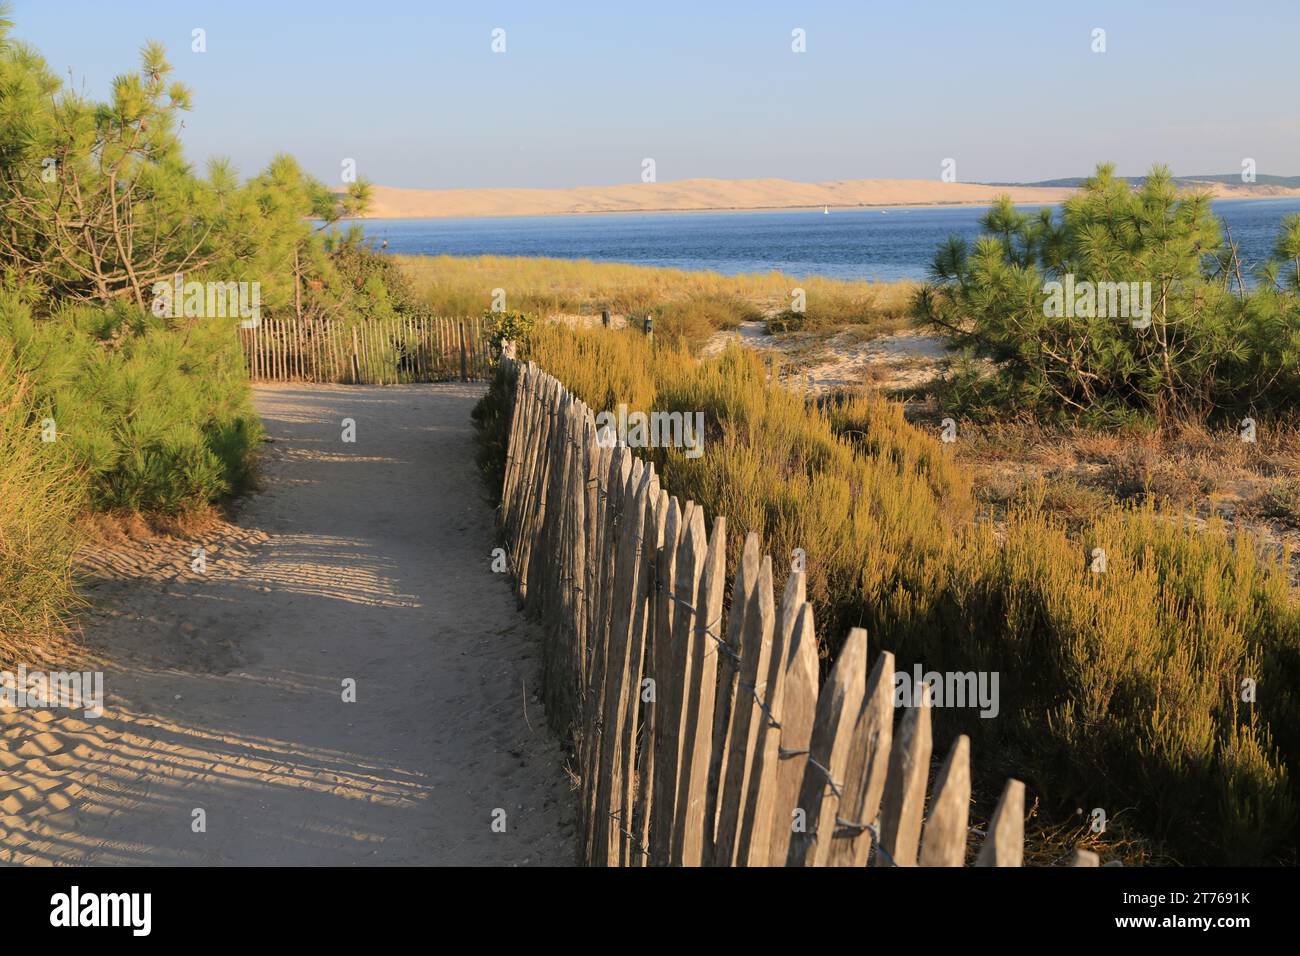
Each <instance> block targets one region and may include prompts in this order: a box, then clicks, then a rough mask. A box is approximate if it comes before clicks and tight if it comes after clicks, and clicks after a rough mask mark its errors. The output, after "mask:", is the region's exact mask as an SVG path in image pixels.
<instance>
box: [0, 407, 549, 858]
mask: <svg viewBox="0 0 1300 956" xmlns="http://www.w3.org/2000/svg"><path fill="white" fill-rule="evenodd" d="M481 391H482V390H481V387H479V386H466V385H438V386H405V387H398V388H391V387H390V388H384V389H380V388H346V387H329V386H302V387H280V388H275V389H259V390H258V393H257V401H258V406H259V409H260V410H261V412H262V414H263V416H264V419H265V421H266V425H267V429H268V432H269V433H270V435H271V436H272V437H273V438H274V439H275V441H274V443H273V444H270V445H268V446H266V447H267V453H266V455H265V458H264V471H263V483H264V486H265V490H264V492H263V493H262V494H259V495H257V496H255V497H253V498H252V499H250V500H249V501H248V502H247V503H246V504H245V506H244V509H243V512H242V514H241V516H240V519H239V521H238V522H237V524H236V525H225V526H223V527H221V528H217V529H214V530H213V531H211V532H210V533H205V534H204V535H202V536H200V537H199V539H198V540H196V541H182V540H179V539H170V538H166V539H160V540H157V541H153V542H149V543H148V544H146V545H132V546H129V547H125V548H122V549H117V550H110V551H103V550H102V549H101V551H100V552H99V553H96V554H95V555H93V556H92V560H91V562H90V563H91V566H92V570H93V571H94V576H93V578H92V580H91V582H90V583H89V589H88V591H87V594H88V595H89V596H90V598H91V600H92V603H93V608H92V610H91V611H90V613H88V614H87V615H86V616H85V629H86V642H87V647H88V649H89V651H90V652H91V653H92V654H98V655H100V656H101V657H102V658H103V660H104V664H103V667H104V669H105V670H106V671H107V675H106V677H105V685H106V692H107V697H108V701H107V706H106V712H105V714H104V716H103V717H101V718H99V719H87V718H84V717H83V716H82V715H81V714H79V713H78V714H76V715H75V716H69V715H68V712H67V711H56V712H53V713H51V712H48V711H47V712H36V711H32V710H30V709H27V710H21V711H7V712H5V713H3V714H0V722H2V725H3V733H4V738H5V739H4V741H3V742H2V744H0V762H2V764H3V765H0V781H3V783H2V784H0V786H2V787H3V792H0V861H4V862H24V863H50V862H75V863H92V864H109V863H163V864H252V865H257V864H333V865H355V864H362V865H366V864H385V863H388V864H397V863H400V864H434V863H436V864H524V863H534V864H535V863H545V864H567V863H570V862H572V850H571V847H572V830H571V827H572V823H571V819H572V805H573V800H572V797H571V796H570V794H569V790H568V782H567V778H566V777H565V776H564V773H563V771H562V757H563V755H562V753H561V750H560V747H559V744H558V742H557V741H556V740H555V739H554V737H553V736H551V735H550V734H549V733H548V731H547V730H546V726H545V717H544V714H543V711H542V707H541V704H540V703H539V702H538V700H537V698H536V694H535V690H536V680H535V674H536V672H537V666H536V659H535V654H536V647H537V642H536V634H535V633H533V632H532V631H531V626H530V625H527V624H525V623H523V621H522V619H521V617H520V616H519V615H518V614H517V613H516V611H515V607H514V602H513V599H512V597H511V594H510V590H509V586H508V584H507V582H506V580H505V579H504V576H502V575H494V574H492V573H491V572H490V570H489V551H490V549H491V547H492V540H493V539H492V516H491V512H490V509H489V508H488V507H487V505H486V504H485V502H484V498H483V493H482V486H481V482H480V479H479V477H478V475H477V472H476V468H475V465H474V461H473V455H474V446H473V434H472V428H471V424H470V418H469V413H470V409H471V408H472V406H473V404H474V402H475V401H476V399H477V397H478V396H479V395H480V394H481ZM344 418H352V419H355V421H356V435H357V440H356V443H355V444H345V443H344V442H342V441H341V426H340V422H341V421H342V419H344ZM197 544H202V545H203V546H204V547H205V548H206V549H207V568H206V573H203V574H198V573H195V572H194V571H193V570H192V569H191V567H190V564H191V561H192V558H191V550H190V549H191V548H192V547H194V546H197ZM345 678H353V679H355V680H356V682H357V702H356V703H344V702H343V701H342V699H341V697H342V681H343V680H344V679H345ZM196 808H201V809H203V810H204V811H205V812H206V832H201V833H196V832H194V830H193V826H192V821H193V819H194V817H193V811H194V810H195V809H196ZM497 808H500V809H503V810H504V811H505V823H506V831H505V832H504V833H497V832H494V831H493V828H492V822H493V814H494V811H495V810H496V809H497Z"/></svg>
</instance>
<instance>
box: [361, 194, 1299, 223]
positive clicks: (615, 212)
mask: <svg viewBox="0 0 1300 956" xmlns="http://www.w3.org/2000/svg"><path fill="white" fill-rule="evenodd" d="M1251 198H1257V199H1286V198H1290V197H1286V196H1258V197H1251ZM1061 202H1062V200H1060V199H1052V200H1041V199H1040V200H1021V201H1018V202H1015V203H1014V205H1016V206H1058V205H1060V204H1061ZM988 205H991V202H981V201H976V200H970V201H967V202H915V203H861V204H859V205H856V206H828V207H826V208H829V209H830V211H831V212H835V211H837V210H839V211H841V212H843V211H845V210H847V211H850V212H852V211H854V210H860V209H900V210H908V209H949V208H961V207H967V208H969V207H979V206H988ZM823 206H826V204H825V203H822V204H819V205H815V206H700V207H698V208H691V209H595V210H584V211H581V212H529V213H522V212H502V213H483V214H481V215H468V216H453V215H442V216H399V215H383V216H345V217H343V218H344V220H345V221H351V222H368V221H386V220H401V219H541V218H546V217H547V216H641V215H651V216H664V215H673V216H675V215H680V214H688V215H698V214H702V213H711V212H727V213H733V212H816V211H817V210H819V209H821V208H823Z"/></svg>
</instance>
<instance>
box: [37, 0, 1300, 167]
mask: <svg viewBox="0 0 1300 956" xmlns="http://www.w3.org/2000/svg"><path fill="white" fill-rule="evenodd" d="M12 6H13V17H14V19H15V20H16V21H17V26H16V31H15V32H16V35H17V36H18V37H19V38H21V39H24V40H27V41H30V42H32V43H34V44H35V45H36V46H37V47H38V48H39V49H40V50H41V51H42V53H43V54H44V55H45V57H46V59H47V60H48V61H49V63H50V65H51V66H52V67H53V68H54V69H55V70H56V71H58V72H59V73H61V74H63V75H65V76H66V75H67V72H68V71H69V70H71V71H72V75H73V76H74V77H75V78H76V81H77V83H78V84H79V85H82V86H84V88H85V89H86V90H87V91H88V92H90V93H92V94H96V95H103V94H104V93H105V91H106V90H107V89H108V84H109V81H110V80H111V78H112V77H113V76H114V75H115V74H117V73H121V72H125V71H127V70H130V69H134V68H135V66H136V63H137V50H138V49H139V46H140V44H141V43H142V42H143V41H144V40H145V39H157V40H160V41H162V42H163V43H164V44H165V45H166V46H167V48H168V50H169V53H170V54H171V58H172V61H173V63H174V65H175V67H176V75H177V77H178V78H179V79H180V80H182V81H184V82H185V83H187V84H188V85H189V86H190V87H191V88H192V89H193V91H194V101H195V102H194V107H195V108H194V111H193V112H192V113H191V114H190V115H189V116H188V117H187V120H186V129H185V132H184V136H185V141H186V146H187V150H188V153H189V155H190V157H191V158H192V159H193V160H195V161H202V160H205V159H206V158H207V157H209V156H211V155H224V156H229V157H230V158H231V159H233V160H234V161H235V163H236V165H237V166H238V167H239V169H240V171H241V172H242V173H244V174H245V175H250V174H252V173H254V172H256V171H257V170H258V169H260V168H261V167H262V166H263V165H264V164H265V163H266V161H267V160H268V159H269V158H270V157H271V156H273V155H274V154H275V153H277V152H282V151H284V152H290V153H293V154H294V155H296V156H297V157H298V158H299V159H300V160H301V161H302V162H303V164H304V165H305V166H306V167H307V168H308V169H309V170H310V171H311V172H312V173H314V174H315V175H317V176H319V177H321V178H322V179H324V180H326V181H329V182H337V181H338V179H339V169H340V163H341V161H342V160H343V158H345V157H352V158H355V159H356V161H357V165H358V170H359V172H360V173H361V174H362V175H364V176H366V177H367V178H369V179H371V180H373V181H375V182H378V183H383V184H386V185H392V186H418V187H430V188H439V187H460V186H576V185H595V184H608V183H618V182H634V181H637V180H638V179H639V177H640V170H641V160H642V158H643V157H653V158H654V159H655V162H656V165H657V172H658V178H659V180H660V181H666V180H673V179H685V178H690V177H697V176H710V177H718V178H727V179H733V178H749V177H765V176H775V177H784V178H788V179H796V180H805V181H819V180H827V179H857V178H873V177H915V178H935V177H938V175H939V172H940V164H941V162H942V160H943V159H944V158H946V157H952V158H954V159H955V160H956V162H957V169H956V171H957V177H958V178H959V179H961V180H964V181H980V180H998V181H1000V180H1019V181H1027V180H1035V179H1045V178H1050V177H1057V176H1071V175H1080V174H1084V173H1087V172H1089V171H1090V170H1091V167H1092V166H1093V165H1094V163H1095V162H1097V161H1100V160H1112V161H1114V162H1116V163H1117V164H1118V165H1119V168H1120V171H1121V172H1122V173H1126V174H1137V173H1141V172H1144V171H1145V170H1146V168H1147V167H1148V166H1149V165H1150V164H1151V163H1153V162H1165V163H1168V164H1169V165H1171V166H1172V167H1173V168H1174V171H1175V172H1178V173H1184V174H1193V173H1207V172H1237V171H1239V170H1240V168H1241V161H1242V159H1243V158H1244V157H1252V158H1254V159H1255V160H1256V161H1257V163H1258V168H1259V171H1260V172H1261V173H1276V174H1282V175H1296V174H1300V105H1297V102H1296V96H1295V94H1296V90H1297V88H1298V87H1300V82H1298V81H1300V67H1298V66H1297V63H1300V59H1298V57H1297V50H1296V43H1297V39H1298V38H1300V3H1298V2H1296V0H1257V2H1252V3H1249V4H1245V3H1229V4H1223V3H1214V2H1205V0H1185V2H1181V3H1180V2H1173V0H1140V2H1135V0H1128V2H1122V3H1121V2H1115V3H1112V2H1099V0H1088V2H1072V3H1066V2H1060V0H1026V2H1019V0H1016V2H995V0H994V2H988V3H976V2H972V0H962V2H940V0H934V2H925V0H902V2H898V0H891V2H881V0H853V2H836V3H815V2H787V3H772V2H764V0H751V2H745V3H728V4H717V3H710V2H705V0H695V2H689V3H678V2H671V0H664V2H660V0H656V2H653V3H640V2H626V3H625V2H622V0H605V2H601V3H565V2H563V0H549V2H530V3H492V2H482V0H465V2H461V3H440V2H431V0H423V2H417V0H372V2H369V3H363V2H359V0H315V2H294V0H256V2H254V0H220V2H207V0H189V2H186V0H170V2H163V0H16V2H13V3H12ZM195 27H201V28H203V29H205V30H206V32H207V52H206V53H201V54H200V53H194V52H192V51H191V49H190V47H191V31H192V30H193V29H194V28H195ZM496 27H501V28H503V29H505V31H506V52H505V53H503V54H494V53H493V52H492V51H491V48H490V46H491V31H492V30H493V28H496ZM795 27H800V28H803V29H804V30H806V31H807V52H806V53H803V54H795V53H792V52H791V49H790V43H791V39H790V33H791V30H792V29H794V28H795ZM1096 27H1100V28H1103V29H1105V30H1106V47H1107V49H1106V52H1105V53H1093V52H1092V50H1091V45H1092V36H1091V34H1092V30H1093V29H1094V28H1096Z"/></svg>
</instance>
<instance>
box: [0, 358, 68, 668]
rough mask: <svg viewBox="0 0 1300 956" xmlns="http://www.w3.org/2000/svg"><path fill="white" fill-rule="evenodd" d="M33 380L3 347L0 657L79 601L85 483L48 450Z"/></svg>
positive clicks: (8, 656) (0, 395)
mask: <svg viewBox="0 0 1300 956" xmlns="http://www.w3.org/2000/svg"><path fill="white" fill-rule="evenodd" d="M30 387H31V386H30V383H29V382H28V381H27V379H26V378H24V377H23V376H21V375H18V374H17V373H16V372H15V370H14V367H13V363H12V361H10V360H9V359H8V358H7V357H6V356H5V355H3V354H0V661H4V662H8V661H10V660H12V659H13V658H14V655H15V654H16V653H17V652H18V648H19V645H20V643H21V641H22V640H23V639H24V638H25V636H26V635H27V634H29V633H31V632H33V631H37V632H39V631H40V630H42V629H44V628H46V627H49V626H50V625H52V624H53V623H54V622H56V621H57V620H59V618H60V616H61V615H62V614H63V613H64V612H65V611H66V610H67V609H68V608H69V607H70V606H71V604H72V602H73V595H72V582H71V580H70V577H69V573H68V569H69V567H70V565H71V560H72V554H73V552H74V550H75V549H76V544H77V538H76V533H75V531H74V528H73V522H72V519H73V516H74V515H75V514H76V512H77V510H78V509H79V508H80V507H81V505H82V494H83V486H82V484H81V483H80V482H78V481H77V480H76V478H77V476H76V474H75V473H74V472H73V469H72V468H71V467H70V466H69V464H68V462H67V461H66V460H64V459H61V458H58V457H55V456H52V455H50V454H48V449H49V445H48V444H47V443H43V442H42V441H41V424H42V423H41V422H40V421H33V420H32V418H31V416H30V414H29V412H28V408H29V406H28V398H29V395H28V392H29V390H30Z"/></svg>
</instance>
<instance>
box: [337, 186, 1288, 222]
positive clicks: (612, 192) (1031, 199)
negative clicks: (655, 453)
mask: <svg viewBox="0 0 1300 956" xmlns="http://www.w3.org/2000/svg"><path fill="white" fill-rule="evenodd" d="M1196 188H1198V189H1200V188H1201V187H1199V186H1198V187H1196ZM1077 191H1078V190H1077V188H1075V187H1067V186H1053V187H1049V186H997V185H990V184H985V183H961V182H954V183H945V182H939V181H935V180H915V179H858V180H839V181H835V182H827V183H799V182H793V181H790V180H782V179H738V180H716V179H687V180H678V181H675V182H665V183H624V184H621V185H614V186H584V187H575V188H560V189H513V188H485V189H400V188H396V187H392V186H373V187H372V201H371V204H370V207H369V209H368V211H367V213H366V214H365V215H363V216H357V217H354V218H355V219H356V220H358V221H367V220H393V219H503V218H516V217H518V218H525V217H528V218H534V217H540V216H585V215H610V214H619V213H622V214H630V213H634V214H642V213H710V212H800V211H804V212H807V211H812V210H816V209H818V208H824V209H828V210H829V209H834V210H841V211H842V210H853V209H883V210H889V209H935V208H944V207H961V206H968V207H969V206H987V205H989V204H991V203H992V202H993V201H994V200H995V199H996V198H998V197H999V196H1004V195H1005V196H1009V197H1010V198H1011V201H1012V202H1013V203H1015V204H1016V205H1018V206H1051V205H1056V204H1058V203H1061V202H1063V201H1065V200H1066V199H1068V198H1069V197H1070V196H1072V195H1074V194H1075V193H1076V192H1077ZM1203 191H1205V192H1207V193H1209V194H1210V196H1211V198H1214V199H1288V198H1300V189H1296V188H1289V187H1283V186H1271V185H1259V186H1248V185H1226V184H1223V183H1210V182H1207V183H1205V184H1204V187H1203Z"/></svg>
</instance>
